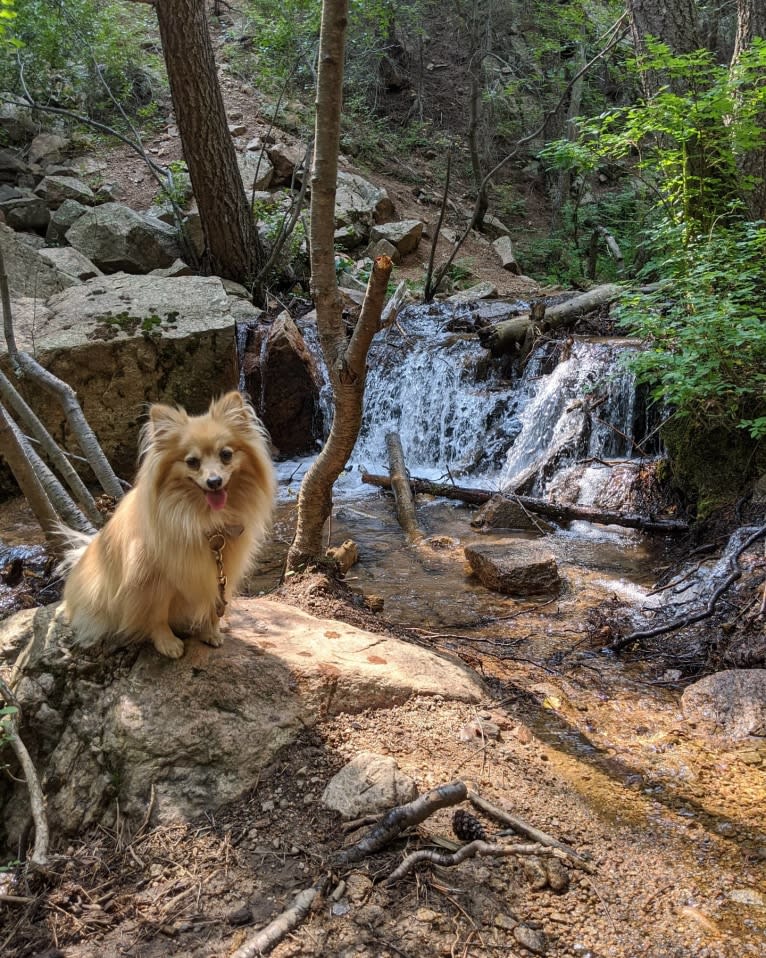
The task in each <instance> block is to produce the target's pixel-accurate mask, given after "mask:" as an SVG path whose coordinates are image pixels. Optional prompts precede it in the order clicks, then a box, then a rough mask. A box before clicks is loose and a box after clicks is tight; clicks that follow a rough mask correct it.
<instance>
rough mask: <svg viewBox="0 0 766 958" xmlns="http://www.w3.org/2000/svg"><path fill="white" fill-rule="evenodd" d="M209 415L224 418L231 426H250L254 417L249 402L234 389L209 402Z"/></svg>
mask: <svg viewBox="0 0 766 958" xmlns="http://www.w3.org/2000/svg"><path fill="white" fill-rule="evenodd" d="M210 415H211V416H212V417H213V418H214V419H225V420H226V421H227V422H230V423H231V424H232V425H233V426H252V424H253V420H254V418H255V416H254V413H253V409H252V407H251V406H250V404H249V403H248V402H246V401H245V399H244V397H243V396H242V394H241V393H238V392H237V391H236V390H232V391H231V392H228V393H224V395H223V396H221V397H220V398H218V399H214V400H213V401H212V402H211V403H210Z"/></svg>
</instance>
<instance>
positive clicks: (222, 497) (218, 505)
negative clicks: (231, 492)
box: [205, 489, 226, 512]
mask: <svg viewBox="0 0 766 958" xmlns="http://www.w3.org/2000/svg"><path fill="white" fill-rule="evenodd" d="M205 498H206V499H207V504H208V505H209V506H210V508H211V509H213V510H214V511H215V512H218V511H219V510H221V509H223V508H224V506H225V505H226V490H225V489H216V491H215V492H206V493H205Z"/></svg>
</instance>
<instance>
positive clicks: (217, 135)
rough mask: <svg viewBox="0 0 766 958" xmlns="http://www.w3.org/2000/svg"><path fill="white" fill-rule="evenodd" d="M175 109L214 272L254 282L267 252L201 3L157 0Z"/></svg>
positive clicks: (241, 281)
mask: <svg viewBox="0 0 766 958" xmlns="http://www.w3.org/2000/svg"><path fill="white" fill-rule="evenodd" d="M156 8H157V20H158V23H159V29H160V37H161V39H162V52H163V55H164V57H165V65H166V67H167V72H168V79H169V81H170V92H171V95H172V97H173V109H174V111H175V117H176V123H177V124H178V130H179V133H180V135H181V142H182V144H183V151H184V158H185V159H186V164H187V166H188V168H189V177H190V178H191V183H192V188H193V190H194V196H195V198H196V200H197V206H198V209H199V215H200V219H201V221H202V229H203V230H204V233H205V242H206V244H207V256H208V260H209V268H210V271H211V272H212V273H215V274H216V275H218V276H224V277H226V278H227V279H233V280H236V281H237V282H239V283H243V284H244V285H246V286H248V285H252V282H253V280H254V279H255V276H256V274H257V273H258V271H259V268H260V267H261V266H262V264H263V262H264V260H265V255H264V251H263V246H262V244H261V240H260V237H259V236H258V231H257V229H256V227H255V223H254V221H253V215H252V211H251V210H250V207H249V204H248V201H247V197H246V196H245V190H244V187H243V186H242V178H241V176H240V173H239V167H238V166H237V154H236V151H235V149H234V143H233V142H232V139H231V135H230V134H229V127H228V123H227V120H226V109H225V107H224V103H223V97H222V95H221V88H220V86H219V83H218V75H217V72H216V65H215V58H214V56H213V46H212V43H211V42H210V34H209V32H208V23H207V13H206V5H205V2H204V0H157V3H156Z"/></svg>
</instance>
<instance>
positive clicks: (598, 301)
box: [478, 283, 623, 356]
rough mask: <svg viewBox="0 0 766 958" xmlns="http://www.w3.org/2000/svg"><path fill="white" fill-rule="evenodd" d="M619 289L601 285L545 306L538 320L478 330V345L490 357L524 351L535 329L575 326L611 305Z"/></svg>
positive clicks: (520, 320)
mask: <svg viewBox="0 0 766 958" xmlns="http://www.w3.org/2000/svg"><path fill="white" fill-rule="evenodd" d="M622 291H623V288H622V286H618V285H617V284H616V283H605V284H604V285H603V286H596V287H594V288H593V289H590V290H588V292H587V293H582V294H581V295H579V296H573V297H572V298H571V299H568V300H567V301H566V302H565V303H558V304H557V305H556V306H548V307H547V308H546V309H545V312H544V313H543V315H542V317H541V318H533V317H531V316H513V317H512V318H511V319H505V320H503V321H502V322H500V323H495V325H494V326H487V327H485V328H484V329H481V330H479V334H478V335H479V342H480V343H481V345H482V346H483V347H484V348H485V349H489V350H491V352H492V355H493V356H501V355H503V354H504V353H510V352H514V351H516V350H521V351H522V352H523V351H525V350H526V351H528V348H529V340H530V335H531V334H532V333H533V332H534V328H535V327H536V326H537V327H539V328H540V330H542V331H546V330H551V329H560V328H561V327H563V326H568V325H569V324H570V323H575V322H577V320H578V319H580V318H581V317H582V316H585V315H587V314H588V313H590V312H592V311H593V310H594V309H597V308H598V307H599V306H603V305H605V304H606V303H611V302H613V300H615V299H617V297H618V296H619V295H620V294H621V293H622Z"/></svg>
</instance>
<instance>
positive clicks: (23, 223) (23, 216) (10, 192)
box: [0, 183, 51, 232]
mask: <svg viewBox="0 0 766 958" xmlns="http://www.w3.org/2000/svg"><path fill="white" fill-rule="evenodd" d="M0 212H2V214H3V216H4V217H5V222H6V223H7V224H8V226H10V227H11V229H14V230H36V231H41V232H45V230H46V228H47V226H48V221H49V220H50V216H51V214H50V211H49V209H48V207H47V205H46V204H45V201H44V200H43V199H41V198H40V197H39V196H35V194H34V192H33V191H32V190H28V189H25V188H23V187H22V188H19V187H15V186H9V185H8V184H6V183H4V184H2V186H0Z"/></svg>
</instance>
